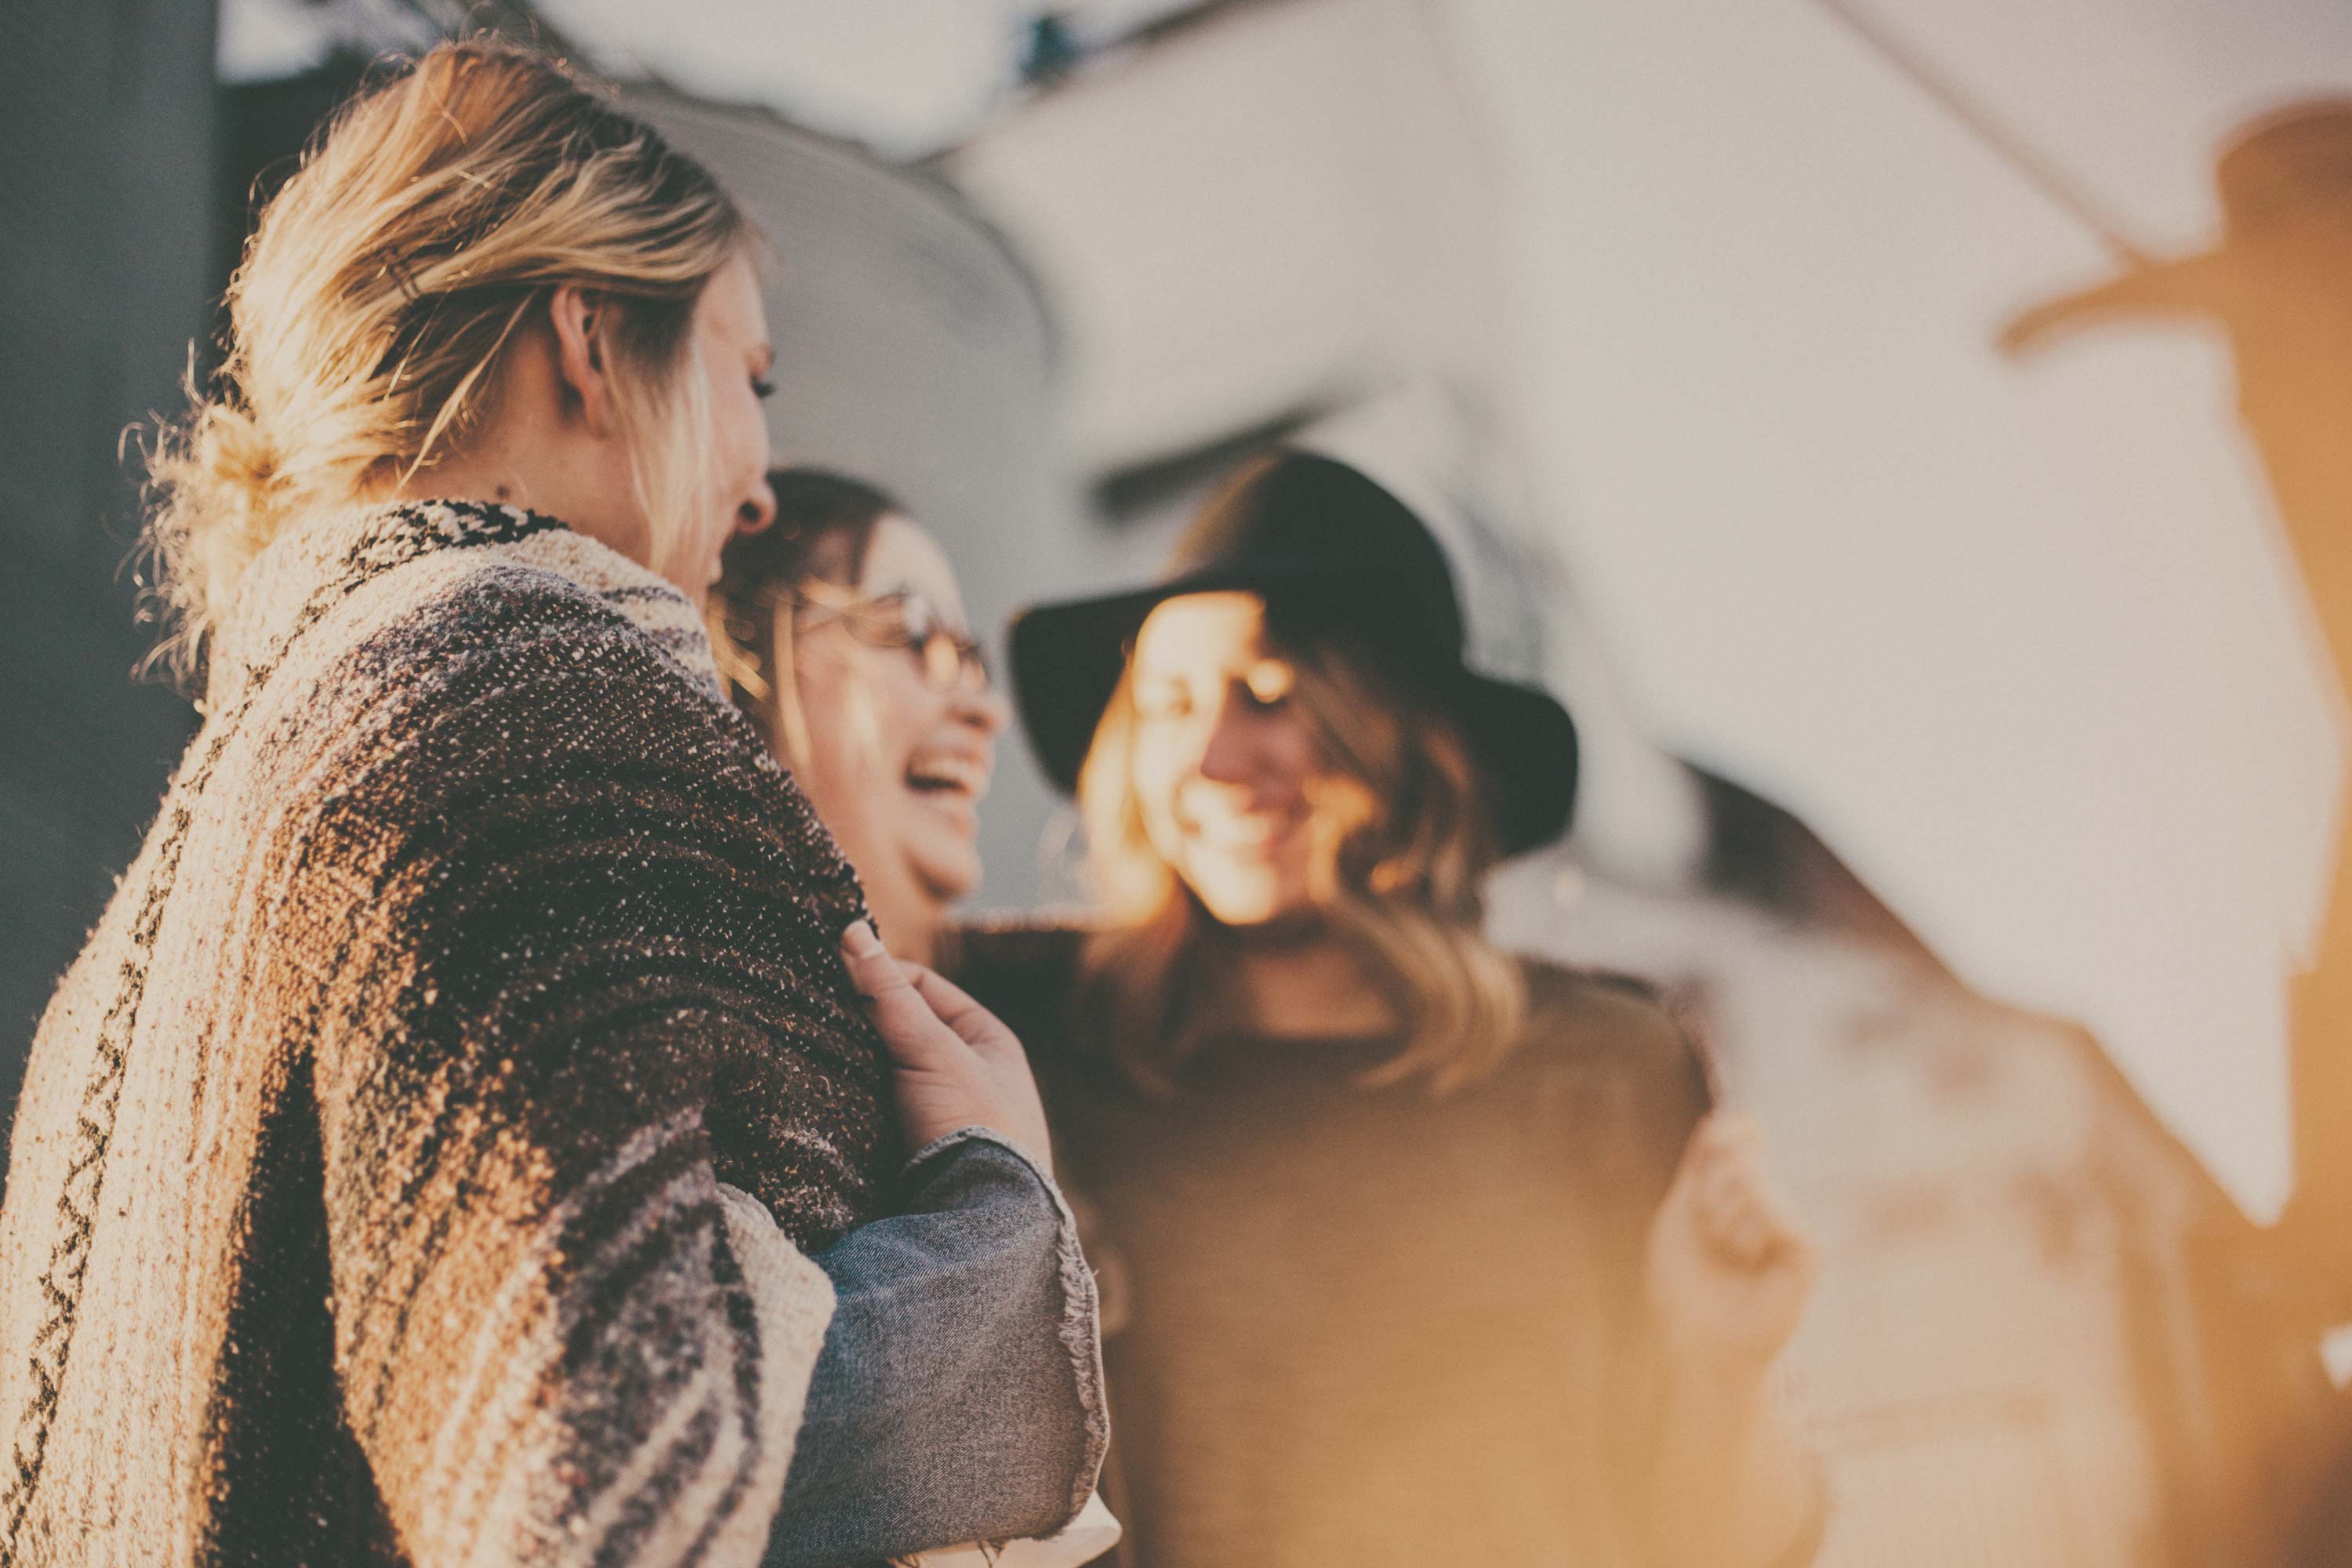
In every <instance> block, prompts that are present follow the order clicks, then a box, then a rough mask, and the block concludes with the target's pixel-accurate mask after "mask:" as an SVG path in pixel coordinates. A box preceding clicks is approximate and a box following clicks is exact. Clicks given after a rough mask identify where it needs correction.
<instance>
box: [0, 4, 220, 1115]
mask: <svg viewBox="0 0 2352 1568" xmlns="http://www.w3.org/2000/svg"><path fill="white" fill-rule="evenodd" d="M214 26H215V9H214V4H213V0H153V3H152V4H135V5H134V4H130V3H127V0H92V3H90V4H87V5H37V6H24V7H14V8H12V9H11V10H10V12H9V13H8V18H7V24H6V46H5V47H0V127H5V137H0V294H5V298H6V300H7V303H6V307H5V310H0V554H5V569H0V736H5V739H0V824H5V831H0V1104H7V1105H11V1106H13V1104H14V1103H15V1099H16V1086H17V1084H18V1082H19V1081H20V1080H21V1079H22V1078H23V1075H24V1064H25V1051H26V1047H27V1046H28V1045H29V1044H30V1042H31V1038H32V1032H33V1026H34V1023H35V1022H36V1020H37V1018H38V1017H39V1016H40V1012H41V1009H42V1008H43V1007H45V1006H46V1005H47V1003H48V999H49V993H50V990H51V989H52V988H53V987H54V986H55V985H56V984H57V980H58V975H59V974H60V973H63V972H64V970H65V967H66V965H67V964H68V963H69V962H70V961H71V960H72V958H73V956H74V953H75V952H77V951H78V950H79V948H80V946H81V942H82V938H83V936H84V935H85V934H86V933H87V932H88V931H89V928H90V926H91V925H92V924H93V923H94V922H95V921H96V920H97V918H98V914H99V911H100V909H101V908H102V907H103V906H104V904H105V901H106V900H107V897H108V896H109V895H110V893H111V892H112V891H113V886H114V879H115V878H116V877H117V876H118V875H119V874H120V873H121V869H122V868H123V867H124V866H125V865H127V864H128V863H129V861H130V859H131V853H132V852H133V851H134V850H135V849H136V848H137V847H138V844H139V836H140V835H141V833H142V832H143V831H144V830H145V828H146V826H147V823H148V821H149V819H150V818H152V816H154V813H155V804H156V801H157V800H158V799H159V798H160V797H161V796H162V795H163V781H164V777H165V775H166V773H168V772H169V770H170V769H171V766H172V764H173V762H175V761H176V760H177V758H178V756H179V753H180V751H181V749H182V748H183V747H184V745H185V744H186V742H187V738H188V736H189V734H190V733H191V732H193V731H194V715H193V713H192V711H191V710H190V709H189V707H188V704H187V703H186V702H185V701H184V700H182V699H180V698H179V697H177V696H175V695H173V693H172V692H171V691H170V690H168V689H165V688H164V687H163V686H161V685H159V684H153V683H140V682H134V681H133V680H132V679H131V668H132V667H133V665H134V664H136V663H137V662H138V660H139V658H140V657H141V655H142V653H143V652H144V651H145V650H146V647H147V646H148V639H147V638H146V637H143V636H142V634H141V632H140V630H139V629H138V627H137V626H134V624H133V620H132V601H133V595H134V592H135V577H134V575H133V574H132V572H131V570H130V569H129V568H128V567H127V566H126V563H127V562H128V561H129V559H130V557H131V550H132V546H133V544H134V543H135V542H136V540H137V538H138V526H139V509H138V465H137V463H136V462H135V460H133V461H126V460H125V458H126V447H125V432H126V431H130V430H131V429H132V428H133V427H134V426H140V425H142V424H144V425H147V426H149V427H150V428H151V429H152V421H153V419H154V417H155V416H157V415H159V414H169V413H171V412H173V411H174V410H176V409H177V408H179V407H180V406H182V401H183V400H182V397H181V395H180V391H179V385H178V383H179V377H180V375H181V374H182V373H183V372H184V370H185V369H186V368H187V364H188V355H189V345H190V343H191V342H192V340H194V339H196V338H197V337H199V336H201V335H202V333H203V332H204V330H205V321H206V319H207V312H208V310H209V295H210V292H211V290H212V288H213V279H212V278H211V275H210V268H211V249H210V247H211V242H212V235H213V230H214V199H213V166H212V157H213V150H214V144H215V123H216V108H215V97H214V89H213V69H212V62H213V32H214Z"/></svg>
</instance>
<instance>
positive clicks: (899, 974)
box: [841, 921, 962, 1068]
mask: <svg viewBox="0 0 2352 1568" xmlns="http://www.w3.org/2000/svg"><path fill="white" fill-rule="evenodd" d="M841 962H842V964H843V966H844V967H845V968H846V969H847V970H848V971H849V983H850V984H852V985H854V986H856V988H857V994H858V995H859V996H860V997H861V998H863V999H864V1001H865V1003H866V1015H867V1016H869V1017H871V1018H872V1019H873V1020H874V1026H875V1028H876V1029H877V1030H879V1031H880V1032H881V1035H882V1043H883V1044H884V1045H886V1046H887V1047H889V1050H890V1059H891V1060H892V1061H893V1062H895V1063H897V1064H898V1066H899V1067H902V1068H925V1067H936V1066H939V1065H940V1064H941V1062H942V1061H943V1059H944V1058H947V1057H950V1056H951V1055H953V1054H954V1052H955V1051H956V1049H957V1047H960V1046H961V1044H962V1042H961V1041H960V1040H958V1039H957V1038H956V1037H955V1033H954V1031H952V1030H951V1029H950V1028H949V1027H948V1026H946V1025H945V1024H942V1023H940V1019H939V1015H937V1014H936V1013H933V1012H932V1011H931V1008H930V1005H929V1003H927V1002H925V1001H924V1000H923V998H922V996H921V994H919V993H918V992H917V991H916V989H915V987H914V986H913V984H910V983H909V982H908V978H907V973H906V971H905V970H903V969H901V968H900V967H899V965H898V960H897V959H895V958H893V957H891V956H890V950H889V949H888V948H887V947H885V946H883V945H882V939H881V938H880V937H878V936H877V935H876V934H875V933H874V928H873V927H872V926H871V925H869V924H867V923H866V921H853V922H851V924H850V925H849V926H848V927H847V928H846V929H845V930H844V931H842V933H841Z"/></svg>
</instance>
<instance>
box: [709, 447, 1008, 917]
mask: <svg viewBox="0 0 2352 1568" xmlns="http://www.w3.org/2000/svg"><path fill="white" fill-rule="evenodd" d="M768 479H769V483H770V485H771V487H772V489H774V491H775V496H776V521H775V522H774V523H773V524H772V525H771V526H769V527H767V528H765V529H762V530H761V531H759V532H757V533H749V534H744V535H741V536H740V537H738V538H737V539H735V540H734V541H733V542H731V543H730V546H729V547H728V550H727V552H726V555H725V557H724V560H723V563H722V565H721V575H720V578H719V585H718V586H717V587H716V588H715V589H713V590H712V592H711V597H710V626H711V641H712V643H713V644H714V646H715V647H717V648H718V651H719V667H720V669H721V671H722V673H723V674H724V675H725V676H726V678H727V679H728V682H729V684H730V687H731V688H732V689H733V695H734V697H735V700H736V701H737V703H738V704H739V705H740V706H741V707H742V708H743V709H744V710H745V711H746V712H748V713H749V714H750V715H751V720H752V722H753V723H754V724H755V725H756V726H757V727H758V728H759V729H760V731H761V733H762V734H763V735H765V736H766V738H767V741H768V746H769V749H770V750H771V751H772V752H775V754H776V758H777V760H778V761H780V762H782V763H784V765H785V766H787V767H789V768H790V769H791V770H792V771H793V775H794V776H795V777H797V778H798V779H799V780H800V783H801V786H802V788H803V790H805V791H806V792H807V795H808V797H809V801H810V804H811V805H814V806H815V807H816V812H817V816H819V817H820V818H822V819H823V820H824V824H825V826H827V827H829V828H831V829H832V830H833V836H834V837H835V840H836V841H838V842H839V844H840V845H841V847H842V851H843V853H844V854H845V855H846V856H847V857H848V858H849V862H850V864H851V865H853V866H855V867H856V868H857V875H858V879H859V880H860V881H861V882H862V883H863V884H864V885H865V888H866V901H867V903H868V904H869V905H870V906H871V907H872V909H873V910H874V914H875V918H876V920H877V922H878V923H879V924H880V926H881V929H882V931H883V934H884V935H885V936H886V937H887V939H888V941H889V943H890V950H891V951H892V952H895V953H897V954H898V956H899V957H901V958H904V959H908V960H911V961H913V962H915V963H929V962H930V959H931V951H932V945H933V942H934V940H935V938H936V936H937V934H938V932H939V931H940V928H941V925H942V923H943V922H944V921H945V920H946V918H947V911H948V910H949V909H950V907H951V906H952V905H954V904H955V903H956V902H958V901H959V900H961V899H963V898H965V897H967V896H968V895H970V894H971V891H972V889H975V888H977V887H978V886H979V885H980V850H979V845H978V837H979V832H980V817H979V805H980V801H981V797H982V795H986V794H987V792H988V780H989V775H990V774H991V773H992V772H993V771H994V767H995V752H996V737H997V735H998V733H999V732H1000V731H1003V728H1004V726H1005V723H1006V721H1007V718H1008V713H1007V710H1006V707H1005V704H1004V700H1003V698H1001V697H999V696H998V695H997V694H996V692H995V690H994V689H992V687H991V685H990V684H989V679H988V668H987V666H986V664H985V663H984V662H983V660H982V657H981V652H980V647H979V645H978V644H976V643H975V642H974V641H973V640H972V638H971V636H970V634H969V633H968V632H966V631H965V629H964V619H963V603H962V597H961V595H960V594H959V593H958V592H957V588H956V579H955V573H954V571H953V570H952V569H951V568H950V566H949V565H948V560H947V557H946V556H945V555H944V554H943V553H941V552H940V547H939V545H938V544H937V543H935V542H933V541H932V539H931V537H930V535H929V534H928V533H926V532H924V531H923V530H922V529H921V528H920V527H919V526H918V525H917V524H916V523H915V522H914V521H913V520H912V519H910V518H908V516H907V514H906V512H905V511H904V510H902V509H901V508H900V507H899V506H898V503H897V502H896V501H894V500H891V499H890V498H889V497H888V496H887V495H885V494H884V493H883V492H881V491H880V490H878V489H875V488H874V487H872V486H871V485H867V484H865V483H863V482H861V481H859V480H856V479H847V478H845V477H843V476H841V475H838V474H833V473H828V472H825V471H824V470H822V469H817V468H780V469H777V470H775V471H773V472H772V473H770V474H769V476H768Z"/></svg>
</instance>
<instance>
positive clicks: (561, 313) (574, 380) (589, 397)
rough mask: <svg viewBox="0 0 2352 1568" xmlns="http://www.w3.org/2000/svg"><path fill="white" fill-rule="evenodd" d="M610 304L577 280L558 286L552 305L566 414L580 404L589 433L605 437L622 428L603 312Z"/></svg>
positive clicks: (549, 312) (558, 366) (552, 320)
mask: <svg viewBox="0 0 2352 1568" xmlns="http://www.w3.org/2000/svg"><path fill="white" fill-rule="evenodd" d="M611 308H612V307H611V305H610V303H609V302H608V301H607V300H606V299H605V298H604V296H603V295H599V294H595V293H592V292H590V291H589V290H587V289H583V288H581V287H580V286H579V285H578V284H576V283H562V284H558V285H557V286H556V289H555V293H554V294H553V296H552V297H551V299H550V300H549V301H548V306H547V311H548V317H549V320H550V321H551V324H552V325H553V327H554V328H555V362H556V367H557V371H558V374H560V375H561V376H562V381H563V391H564V393H565V394H566V395H565V398H564V409H565V412H566V413H571V412H572V411H573V410H574V409H575V408H576V409H577V411H578V413H579V416H580V417H581V418H582V419H583V421H585V422H586V424H587V426H588V432H589V434H590V435H592V436H596V437H607V436H610V435H612V434H613V433H614V430H615V429H616V428H617V426H618V421H617V420H616V419H615V418H614V412H615V410H614V402H613V382H612V377H611V374H610V373H609V372H608V370H607V361H606V358H605V354H604V326H605V322H604V313H605V311H607V310H610V309H611Z"/></svg>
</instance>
